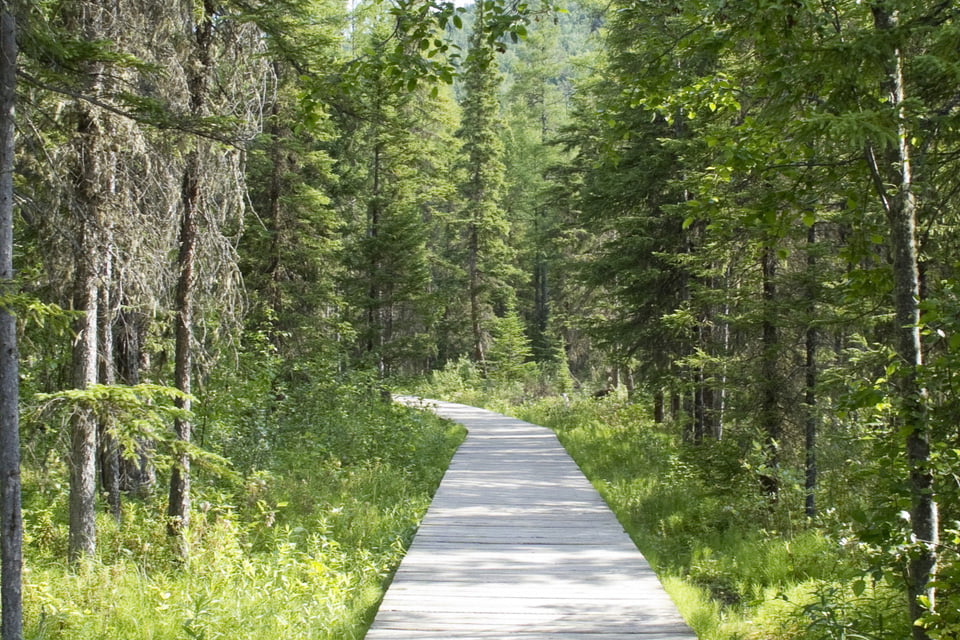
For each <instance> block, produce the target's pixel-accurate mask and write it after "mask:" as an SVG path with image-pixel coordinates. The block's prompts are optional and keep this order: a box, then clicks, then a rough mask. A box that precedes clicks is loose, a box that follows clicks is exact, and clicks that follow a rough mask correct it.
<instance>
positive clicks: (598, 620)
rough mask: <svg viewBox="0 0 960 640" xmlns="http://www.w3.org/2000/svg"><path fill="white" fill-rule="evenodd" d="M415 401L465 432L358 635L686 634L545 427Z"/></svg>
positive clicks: (392, 639) (671, 637)
mask: <svg viewBox="0 0 960 640" xmlns="http://www.w3.org/2000/svg"><path fill="white" fill-rule="evenodd" d="M398 400H399V401H401V402H406V403H408V404H417V403H419V402H420V401H419V400H418V399H416V398H410V397H402V398H398ZM423 402H424V403H425V406H426V407H429V408H431V409H433V410H434V411H436V413H438V414H439V415H441V416H443V417H445V418H449V419H451V420H455V421H456V422H459V423H461V424H463V425H464V426H465V427H467V429H468V431H469V433H468V435H467V439H466V440H465V441H464V443H463V444H462V445H461V446H460V448H459V449H458V451H457V453H456V455H454V457H453V460H452V461H451V463H450V468H449V469H448V470H447V473H446V475H445V476H444V479H443V482H442V483H441V484H440V488H439V489H438V490H437V493H436V496H435V497H434V499H433V502H432V504H431V506H430V509H429V510H428V511H427V515H426V517H425V518H424V520H423V523H422V524H421V526H420V529H419V530H418V532H417V535H416V537H415V538H414V541H413V544H412V545H411V547H410V550H409V551H408V553H407V555H406V557H405V558H404V560H403V562H402V563H401V565H400V568H399V570H398V571H397V574H396V576H395V578H394V580H393V583H392V584H391V586H390V588H389V590H388V591H387V594H386V596H385V597H384V600H383V602H382V604H381V605H380V610H379V612H378V613H377V617H376V619H375V620H374V623H373V625H372V627H371V628H370V631H369V632H368V633H367V636H366V637H367V640H398V639H410V640H413V639H423V640H426V639H429V638H451V639H452V638H459V639H464V638H478V639H479V638H510V639H514V638H520V639H531V638H551V639H559V640H562V639H567V638H569V639H578V640H585V639H588V638H603V639H604V640H618V639H621V638H624V639H625V638H643V639H646V640H694V638H695V637H696V636H695V635H694V633H693V632H692V631H691V630H690V628H689V627H687V625H686V624H685V623H684V622H683V620H682V619H681V618H680V615H679V613H678V612H677V610H676V608H675V607H674V604H673V602H672V601H671V600H670V598H669V596H667V594H666V593H665V592H664V590H663V588H662V587H661V586H660V582H659V581H658V580H657V577H656V575H654V573H653V570H652V569H651V568H650V565H649V564H647V561H646V560H645V559H644V558H643V556H642V555H641V554H640V552H639V551H638V550H637V548H636V547H635V546H634V544H633V542H632V541H631V540H630V538H629V536H628V535H627V534H626V533H625V532H624V531H623V528H622V527H621V526H620V523H619V522H618V521H617V519H616V517H615V516H614V515H613V513H612V512H611V511H610V509H609V508H608V507H607V505H606V503H604V501H603V499H602V498H601V497H600V495H599V494H598V493H597V492H596V490H595V489H594V488H593V486H591V484H590V483H589V482H588V481H587V479H586V478H585V477H584V476H583V473H581V471H580V469H579V468H578V467H577V465H576V464H575V463H574V462H573V460H572V459H571V458H570V456H569V455H568V454H567V452H566V451H565V450H564V449H563V447H562V446H561V445H560V443H559V441H558V440H557V438H556V436H555V435H554V434H553V432H552V431H550V430H549V429H546V428H544V427H540V426H537V425H533V424H530V423H528V422H523V421H521V420H517V419H515V418H508V417H506V416H502V415H500V414H498V413H493V412H491V411H485V410H483V409H477V408H474V407H468V406H465V405H459V404H453V403H449V402H437V401H433V400H426V401H423Z"/></svg>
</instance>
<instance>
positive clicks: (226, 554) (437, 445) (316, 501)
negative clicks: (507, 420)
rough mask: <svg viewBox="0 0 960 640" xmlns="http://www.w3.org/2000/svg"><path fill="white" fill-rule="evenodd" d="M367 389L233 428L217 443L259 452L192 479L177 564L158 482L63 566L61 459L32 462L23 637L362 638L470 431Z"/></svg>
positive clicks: (302, 403)
mask: <svg viewBox="0 0 960 640" xmlns="http://www.w3.org/2000/svg"><path fill="white" fill-rule="evenodd" d="M337 395H340V396H341V397H339V398H337V397H335V396H337ZM372 395H376V394H370V393H368V392H364V391H363V390H362V389H361V390H354V391H353V392H349V391H348V392H347V393H346V394H338V393H335V394H327V397H326V399H325V400H324V401H323V402H320V401H313V400H309V399H305V398H299V399H291V401H290V402H288V403H287V405H288V406H286V407H279V408H278V407H276V406H275V407H273V408H274V414H273V418H272V419H273V420H275V424H274V426H275V428H274V429H273V431H272V432H271V438H272V440H271V444H270V446H269V447H268V446H267V445H266V444H265V443H264V441H263V439H262V437H260V436H258V438H259V439H258V440H257V441H256V442H254V440H253V439H252V438H250V437H244V436H243V433H242V429H240V428H236V429H233V430H231V431H230V437H229V438H224V439H223V440H221V442H220V447H221V448H223V447H240V446H245V447H247V449H246V450H245V451H244V452H243V453H245V454H246V459H247V460H251V461H252V460H256V461H257V462H258V464H257V465H256V466H249V467H247V468H246V469H240V470H239V471H240V472H239V473H237V474H236V475H235V476H230V477H226V478H224V477H219V478H201V479H200V481H198V482H196V483H195V491H196V493H195V498H194V503H193V515H192V517H193V524H192V527H191V529H190V541H191V549H192V552H191V555H190V557H189V558H188V559H187V561H186V563H185V564H181V563H178V562H176V561H175V560H174V556H173V554H172V553H171V549H170V543H169V541H168V540H167V537H166V534H165V526H164V523H165V518H164V503H165V500H164V499H163V496H162V495H161V496H157V497H156V498H153V499H147V500H142V501H129V502H127V503H126V504H125V506H124V512H123V517H122V519H121V521H120V522H116V521H114V520H113V518H111V517H109V516H108V515H102V516H101V517H100V520H99V521H98V526H99V547H98V548H99V554H98V557H96V558H93V559H88V560H86V561H84V562H83V563H82V564H80V565H79V566H76V567H68V566H67V565H66V564H65V562H64V560H63V558H64V557H65V555H66V539H67V526H66V521H65V520H66V516H65V513H64V511H65V509H64V505H65V500H66V493H65V492H66V468H65V466H64V464H63V463H62V462H59V460H60V458H59V457H58V456H56V455H55V454H54V453H53V452H51V454H50V458H49V460H48V461H47V463H46V464H43V465H30V467H29V469H31V471H30V472H29V473H28V474H27V475H26V477H25V516H26V528H27V535H26V561H25V567H26V574H25V592H24V599H25V618H26V630H25V638H27V639H28V640H41V639H43V640H47V639H57V640H91V639H94V638H95V639H97V640H130V639H132V638H136V639H139V640H184V639H189V640H200V639H202V640H215V639H219V638H230V639H231V640H244V639H251V640H252V639H254V638H256V639H270V640H287V639H289V640H294V639H296V640H320V639H329V640H351V639H355V638H356V639H358V638H362V637H363V635H364V633H365V630H366V627H367V626H368V625H369V623H370V620H371V617H372V614H373V612H374V610H375V607H376V605H377V603H378V602H379V599H380V597H381V596H382V592H383V586H384V584H385V581H386V580H387V578H388V577H389V575H390V574H391V572H392V571H393V570H394V569H395V567H396V565H397V564H398V562H399V560H400V558H401V556H402V553H403V550H404V548H405V546H406V545H407V543H408V542H409V540H410V538H411V536H412V533H413V531H414V530H415V527H416V525H417V523H418V521H419V519H420V517H421V516H422V514H423V512H424V511H425V510H426V507H427V505H428V504H429V501H430V497H431V495H432V493H433V491H434V490H435V488H436V486H437V484H438V483H439V480H440V478H441V477H442V474H443V471H444V469H445V468H446V466H447V464H448V462H449V459H450V456H451V455H452V453H453V450H454V449H455V447H456V445H457V444H458V443H459V442H460V441H461V440H462V438H463V432H462V430H461V429H460V428H457V427H452V426H450V425H449V424H448V423H443V422H441V421H439V420H437V419H435V418H433V417H432V416H430V415H428V414H426V413H423V412H415V411H412V410H408V409H405V408H401V407H396V406H391V405H389V404H385V403H381V402H378V401H376V400H374V399H369V396H372ZM261 413H262V412H261ZM251 415H252V414H251ZM252 431H253V430H251V432H252ZM261 436H262V434H261ZM257 447H259V451H256V452H255V451H253V449H255V448H257ZM237 453H238V454H239V453H240V452H237ZM254 454H255V455H254ZM237 457H238V458H241V459H242V458H244V456H241V455H238V456H237ZM161 487H162V483H161ZM101 511H102V510H101Z"/></svg>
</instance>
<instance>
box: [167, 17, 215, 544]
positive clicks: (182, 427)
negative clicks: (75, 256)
mask: <svg viewBox="0 0 960 640" xmlns="http://www.w3.org/2000/svg"><path fill="white" fill-rule="evenodd" d="M215 15H216V11H215V7H214V6H213V3H212V1H211V0H204V1H203V15H202V16H201V18H200V22H199V23H197V24H196V25H193V37H194V43H193V47H194V48H193V52H192V55H191V58H192V59H191V65H190V70H189V72H188V80H187V85H188V89H189V91H190V112H191V114H192V115H194V116H197V117H200V116H203V115H204V112H205V111H206V104H207V91H208V85H209V75H210V71H211V68H212V64H211V55H212V53H211V47H212V39H213V19H214V16H215ZM194 144H195V145H196V146H195V148H194V149H193V150H191V151H190V153H189V154H188V156H187V163H186V166H185V167H184V171H183V182H182V184H181V187H180V201H181V202H180V206H181V208H182V212H181V218H180V238H179V242H180V251H179V254H178V256H177V267H178V269H179V277H178V280H177V294H176V307H177V320H176V323H177V324H176V351H175V355H174V385H175V386H176V387H177V389H179V390H180V391H182V392H183V393H185V394H190V393H191V391H192V385H191V376H192V372H193V296H194V284H195V278H196V274H195V272H194V268H195V263H196V252H197V234H198V231H197V224H198V217H199V215H200V211H199V207H200V180H201V172H202V170H203V162H202V160H201V155H202V150H201V149H200V145H201V144H202V143H201V141H199V140H194ZM177 404H178V406H179V407H180V408H182V409H185V410H187V411H189V410H190V409H191V401H190V398H189V395H188V396H187V397H186V398H184V399H182V400H179V401H178V403H177ZM174 432H175V436H176V438H177V440H178V441H180V442H182V443H185V444H187V443H189V442H190V439H191V432H192V425H191V423H190V420H189V419H186V418H185V419H177V420H176V421H175V422H174ZM167 515H168V516H169V517H170V520H169V523H168V532H169V533H170V535H171V536H173V537H174V538H176V539H177V543H178V545H179V549H178V551H179V552H180V555H181V557H183V558H186V557H187V555H188V553H189V549H188V547H187V538H186V531H187V529H188V528H189V526H190V455H189V453H188V452H187V451H186V448H185V447H184V448H183V449H182V450H181V451H180V453H179V454H178V455H177V456H176V458H175V459H174V464H173V469H172V470H171V473H170V498H169V503H168V505H167Z"/></svg>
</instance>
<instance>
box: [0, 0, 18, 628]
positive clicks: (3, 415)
mask: <svg viewBox="0 0 960 640" xmlns="http://www.w3.org/2000/svg"><path fill="white" fill-rule="evenodd" d="M16 81H17V24H16V19H15V17H14V15H13V10H12V8H11V7H10V6H9V4H8V3H7V2H4V3H3V4H2V5H0V283H2V291H3V293H5V294H6V293H13V292H14V291H15V286H14V282H13V276H14V273H13V205H14V201H13V167H14V157H15V156H14V152H15V147H14V137H15V134H16V129H15V126H14V125H15V116H16V110H15V107H16ZM19 379H20V375H19V361H18V357H17V320H16V317H15V316H14V314H13V311H12V310H11V309H9V308H6V307H2V306H0V576H2V585H0V610H2V623H0V637H2V640H21V639H22V638H23V596H22V585H23V519H22V513H21V500H20V413H19V400H20V382H19Z"/></svg>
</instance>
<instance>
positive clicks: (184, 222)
mask: <svg viewBox="0 0 960 640" xmlns="http://www.w3.org/2000/svg"><path fill="white" fill-rule="evenodd" d="M199 165H200V158H199V152H197V151H192V152H191V153H190V156H189V157H188V158H187V166H186V169H185V170H184V175H183V185H182V187H181V189H182V191H181V199H182V202H181V206H182V207H183V212H182V213H181V218H180V252H179V256H178V258H177V265H178V267H179V270H180V276H179V279H178V281H177V295H176V305H177V325H176V350H175V355H174V385H175V386H176V387H177V389H179V390H180V391H182V392H184V393H186V394H189V393H191V390H192V385H191V374H192V369H193V351H192V343H193V289H194V280H195V274H194V265H195V262H196V247H197V206H198V203H199V199H200V183H199V179H200V176H199V173H200V167H199ZM177 405H178V406H179V407H180V408H181V409H184V410H187V411H189V410H190V409H191V403H190V398H189V397H187V398H184V399H182V400H178V401H177ZM191 430H192V425H191V423H190V420H189V419H186V418H178V419H177V420H175V422H174V432H175V435H176V438H177V440H179V441H180V442H183V443H189V442H190V438H191ZM167 515H169V516H170V522H169V525H168V531H169V533H170V535H172V536H174V537H177V538H178V539H179V544H180V553H181V555H182V556H183V557H186V555H187V552H188V549H187V547H186V538H185V534H186V529H187V527H189V526H190V455H189V454H188V453H187V452H186V451H180V453H179V454H177V455H176V457H175V459H174V465H173V469H172V470H171V473H170V500H169V504H168V507H167Z"/></svg>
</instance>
